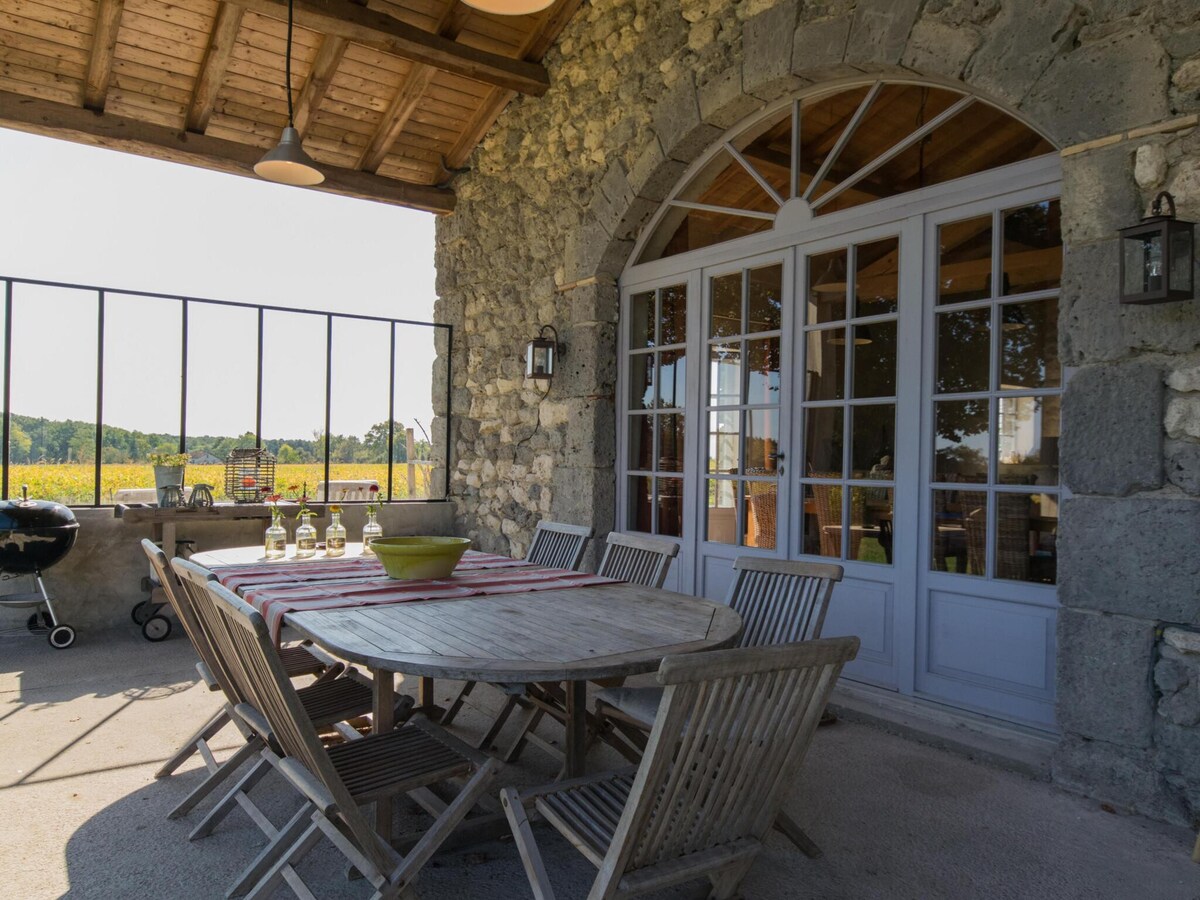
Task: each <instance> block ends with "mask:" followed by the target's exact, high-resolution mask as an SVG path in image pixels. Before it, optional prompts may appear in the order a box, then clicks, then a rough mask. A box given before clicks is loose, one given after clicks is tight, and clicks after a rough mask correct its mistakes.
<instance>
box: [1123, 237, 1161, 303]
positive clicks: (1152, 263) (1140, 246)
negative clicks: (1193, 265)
mask: <svg viewBox="0 0 1200 900" xmlns="http://www.w3.org/2000/svg"><path fill="white" fill-rule="evenodd" d="M1122 252H1123V253H1124V254H1125V283H1124V284H1123V285H1121V293H1122V294H1124V295H1126V296H1131V295H1135V294H1148V293H1152V292H1155V291H1161V290H1162V287H1163V267H1162V266H1163V237H1162V233H1161V232H1157V231H1156V232H1154V233H1153V234H1137V235H1130V236H1129V237H1127V238H1125V240H1124V241H1123V247H1122Z"/></svg>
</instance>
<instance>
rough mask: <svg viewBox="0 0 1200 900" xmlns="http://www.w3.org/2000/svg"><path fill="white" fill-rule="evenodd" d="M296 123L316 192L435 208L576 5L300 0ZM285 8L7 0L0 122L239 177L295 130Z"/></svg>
mask: <svg viewBox="0 0 1200 900" xmlns="http://www.w3.org/2000/svg"><path fill="white" fill-rule="evenodd" d="M294 2H295V17H296V27H295V33H294V36H293V45H292V91H293V98H294V101H295V123H296V128H297V129H298V130H299V131H300V133H301V135H302V136H303V139H304V147H305V149H306V150H307V151H308V153H309V154H310V155H311V156H312V157H313V159H314V160H315V161H316V162H317V163H318V165H319V166H320V168H321V170H322V171H323V172H324V173H325V176H326V181H325V183H324V184H322V185H321V186H320V187H319V188H317V189H318V190H327V191H331V192H334V193H339V194H345V195H349V196H354V197H361V198H364V199H369V200H377V201H380V202H384V203H391V204H396V205H400V206H409V207H413V208H416V209H424V210H429V211H432V212H437V213H447V212H450V211H452V210H453V208H454V193H453V191H452V190H450V189H449V188H448V187H444V186H441V185H444V184H445V183H446V182H448V181H449V179H450V177H451V174H452V172H453V170H455V169H458V168H460V167H462V166H463V165H464V163H465V162H466V160H467V159H468V157H469V156H470V155H471V152H472V151H473V150H474V149H475V147H476V145H477V144H478V143H479V141H480V140H481V139H482V138H483V136H484V135H485V134H486V133H487V131H488V129H489V128H490V127H491V126H492V124H493V123H494V122H495V120H496V118H497V116H499V115H500V113H501V112H502V111H503V109H504V107H505V106H506V105H507V104H508V103H509V101H510V100H512V98H513V97H515V96H517V95H518V94H529V95H532V96H539V95H541V94H542V93H544V92H545V91H546V89H547V88H548V86H549V81H548V78H547V75H546V71H545V69H544V68H543V67H542V65H541V60H542V58H543V57H544V56H545V54H546V51H547V50H549V48H550V47H551V46H552V45H553V43H554V41H555V39H556V38H557V37H558V35H559V33H560V32H561V31H562V29H563V28H564V27H565V26H566V24H567V22H568V21H570V19H571V16H572V15H574V13H575V11H576V10H577V9H578V8H579V6H580V5H581V3H582V0H557V2H555V3H554V4H552V5H551V6H550V7H549V8H548V9H546V10H544V11H543V12H540V13H536V14H533V15H528V16H496V15H489V14H487V13H482V12H480V11H478V10H475V9H472V8H471V7H469V6H466V5H465V4H463V3H461V2H458V0H294ZM286 35H287V0H174V2H169V0H3V3H0V127H7V128H14V129H17V130H20V131H28V132H33V133H37V134H43V135H49V136H52V137H59V138H65V139H67V140H74V141H80V142H83V143H89V144H94V145H97V146H103V147H110V148H114V149H118V150H124V151H127V152H131V153H137V154H140V155H143V156H150V157H154V158H157V159H167V160H172V161H176V162H184V163H188V164H190V165H198V166H202V167H204V168H210V169H216V170H219V171H225V172H234V173H237V174H242V175H249V174H252V168H253V165H254V163H255V162H257V160H258V159H259V157H261V156H262V154H263V153H264V152H265V151H266V150H267V149H268V148H270V147H272V146H274V145H275V143H276V142H277V141H278V140H279V134H280V132H281V130H282V129H283V127H284V126H285V125H286V124H287V96H286V94H285V93H284V87H283V83H284V60H285V48H286Z"/></svg>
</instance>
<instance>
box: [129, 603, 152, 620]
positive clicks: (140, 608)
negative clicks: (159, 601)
mask: <svg viewBox="0 0 1200 900" xmlns="http://www.w3.org/2000/svg"><path fill="white" fill-rule="evenodd" d="M147 605H148V604H147V602H146V601H145V600H140V601H138V602H137V603H135V604H133V609H131V610H130V611H129V618H131V619H133V624H134V625H144V624H145V623H146V619H147V618H148V615H147V613H146V606H147Z"/></svg>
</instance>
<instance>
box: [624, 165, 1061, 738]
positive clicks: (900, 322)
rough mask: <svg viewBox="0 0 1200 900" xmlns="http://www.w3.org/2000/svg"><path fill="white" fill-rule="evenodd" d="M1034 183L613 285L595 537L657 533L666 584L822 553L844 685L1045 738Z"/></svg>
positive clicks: (1048, 206)
mask: <svg viewBox="0 0 1200 900" xmlns="http://www.w3.org/2000/svg"><path fill="white" fill-rule="evenodd" d="M1057 192H1058V185H1057V184H1056V183H1042V184H1041V185H1040V186H1038V187H1034V188H1030V189H1028V190H1024V191H1013V192H1010V193H1007V194H996V193H993V194H992V195H991V196H989V197H988V198H986V199H983V200H979V201H973V202H969V203H961V204H959V205H956V206H950V205H948V204H947V205H944V206H943V207H942V208H940V209H937V210H936V211H933V212H930V211H929V210H928V209H922V210H920V211H919V212H916V213H914V214H911V215H898V216H897V217H896V218H894V219H893V220H892V221H888V222H884V223H873V224H871V225H870V226H869V227H860V228H856V229H853V230H845V231H842V232H840V233H836V234H827V235H826V236H822V237H820V238H819V239H814V240H807V241H806V240H803V239H801V240H796V239H795V238H794V237H793V239H792V241H791V242H790V243H789V244H788V245H787V246H784V247H781V248H780V249H779V250H777V251H774V252H768V253H761V254H756V255H754V256H748V257H744V258H740V259H728V257H729V256H731V254H728V253H726V254H725V256H726V258H727V259H726V261H721V262H719V263H715V264H713V265H709V266H704V267H701V268H693V269H690V270H688V271H686V272H681V273H679V274H676V275H660V276H659V277H658V278H657V279H656V280H655V281H653V282H650V281H647V282H642V283H640V284H638V285H636V286H635V287H626V289H625V294H624V307H623V308H624V310H625V312H624V314H623V328H622V341H623V342H624V346H625V348H626V349H625V353H624V356H623V359H624V360H625V361H626V365H624V366H623V370H624V372H623V375H622V391H623V394H624V401H623V402H624V405H623V407H622V410H623V414H622V417H621V425H620V428H619V438H618V440H619V446H620V447H621V450H622V453H623V459H622V462H621V467H620V478H621V481H622V483H623V485H624V487H623V489H622V492H621V495H620V500H619V504H618V509H619V515H620V516H621V521H620V522H619V524H618V527H619V528H622V529H624V530H632V531H644V532H648V533H654V534H658V535H662V536H668V537H673V538H675V539H677V540H679V541H680V544H681V553H680V558H679V560H678V561H677V564H676V566H675V568H674V571H673V573H672V578H671V581H670V582H669V584H668V586H669V587H673V588H675V589H677V590H681V591H687V592H692V593H696V594H701V595H704V596H707V597H711V598H715V599H719V598H722V597H723V596H724V595H725V593H726V591H727V588H728V585H729V584H730V582H731V580H732V568H731V562H732V560H733V559H734V558H736V557H737V556H740V555H744V554H750V555H763V556H772V557H777V558H788V559H813V560H822V561H837V562H839V563H840V564H841V565H842V566H843V567H844V569H845V578H844V580H843V582H842V583H841V584H840V585H839V586H838V587H837V589H836V591H835V593H834V598H833V601H832V604H831V606H830V610H829V614H828V617H827V619H826V624H825V634H827V635H830V636H832V635H837V634H856V635H858V636H859V637H860V638H861V640H862V646H861V650H860V652H859V656H858V659H857V660H855V662H854V663H853V664H851V665H850V666H848V667H847V668H846V677H848V678H850V679H854V680H858V681H862V682H865V683H869V684H873V685H876V686H879V687H883V688H887V689H891V690H895V691H898V692H900V693H904V694H910V695H914V696H918V697H923V698H927V699H931V700H935V701H938V702H943V703H948V704H952V705H956V706H960V707H964V708H968V709H973V710H977V711H980V712H984V713H987V714H991V715H996V716H1000V717H1003V718H1006V719H1009V720H1012V721H1018V722H1022V723H1025V724H1030V725H1033V726H1036V727H1042V728H1053V726H1054V717H1053V701H1054V674H1053V673H1054V655H1055V647H1054V624H1055V616H1056V609H1057V599H1056V591H1055V588H1054V581H1055V572H1054V567H1055V555H1056V549H1055V544H1054V542H1055V539H1056V537H1055V536H1056V531H1057V509H1058V503H1059V500H1060V495H1061V490H1060V488H1059V485H1058V474H1057V441H1058V433H1059V432H1058V405H1059V396H1060V394H1061V390H1062V380H1063V378H1062V368H1061V366H1060V365H1059V363H1058V359H1057V350H1056V340H1057V333H1056V327H1055V326H1056V315H1057V292H1058V276H1059V272H1060V268H1061V238H1060V236H1059V232H1058V220H1057V215H1058V212H1057V210H1058V207H1057V200H1056V199H1055V197H1056V196H1057ZM903 212H904V211H903V209H900V210H898V213H903Z"/></svg>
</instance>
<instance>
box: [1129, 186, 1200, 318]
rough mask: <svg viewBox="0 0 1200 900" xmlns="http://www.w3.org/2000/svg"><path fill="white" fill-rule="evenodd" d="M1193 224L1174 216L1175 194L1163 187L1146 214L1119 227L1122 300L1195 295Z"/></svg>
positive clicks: (1163, 299) (1167, 299)
mask: <svg viewBox="0 0 1200 900" xmlns="http://www.w3.org/2000/svg"><path fill="white" fill-rule="evenodd" d="M1164 200H1166V202H1167V209H1168V211H1167V213H1166V215H1163V210H1162V204H1163V201H1164ZM1194 227H1195V226H1194V223H1192V222H1184V221H1180V220H1179V219H1176V218H1175V198H1174V197H1172V196H1171V195H1170V194H1168V193H1167V192H1166V191H1163V192H1162V193H1160V194H1159V195H1158V196H1157V197H1155V198H1154V205H1153V206H1152V207H1151V208H1150V215H1148V216H1146V217H1145V218H1144V219H1142V221H1141V222H1140V223H1139V224H1137V225H1131V226H1129V227H1128V228H1122V229H1121V230H1120V235H1121V302H1122V303H1167V302H1170V301H1172V300H1191V299H1192V298H1193V297H1194V296H1195V285H1194V283H1193V279H1194V277H1195V275H1194V272H1195V243H1194V241H1195V237H1194Z"/></svg>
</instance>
